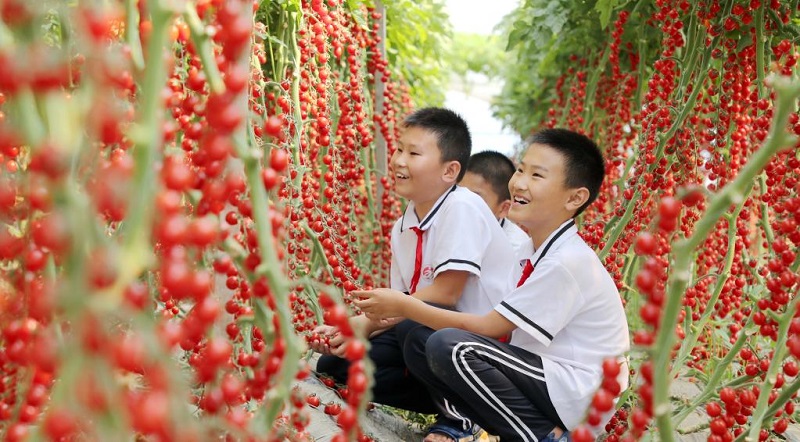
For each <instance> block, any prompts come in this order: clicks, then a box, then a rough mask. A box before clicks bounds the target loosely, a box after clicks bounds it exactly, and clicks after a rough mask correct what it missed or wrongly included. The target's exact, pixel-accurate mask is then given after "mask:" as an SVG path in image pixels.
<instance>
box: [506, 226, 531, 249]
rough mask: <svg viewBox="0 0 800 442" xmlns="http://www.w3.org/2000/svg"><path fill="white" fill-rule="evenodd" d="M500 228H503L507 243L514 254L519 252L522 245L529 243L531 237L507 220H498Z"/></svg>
mask: <svg viewBox="0 0 800 442" xmlns="http://www.w3.org/2000/svg"><path fill="white" fill-rule="evenodd" d="M500 227H502V228H503V232H506V236H507V237H508V241H509V242H510V243H511V247H512V248H513V249H514V252H515V253H517V252H519V251H520V250H521V248H522V246H523V245H524V244H527V243H529V242H531V237H530V236H529V235H528V234H527V233H525V231H524V230H522V228H520V226H518V225H516V224H514V222H513V221H511V220H510V219H508V218H503V219H501V220H500Z"/></svg>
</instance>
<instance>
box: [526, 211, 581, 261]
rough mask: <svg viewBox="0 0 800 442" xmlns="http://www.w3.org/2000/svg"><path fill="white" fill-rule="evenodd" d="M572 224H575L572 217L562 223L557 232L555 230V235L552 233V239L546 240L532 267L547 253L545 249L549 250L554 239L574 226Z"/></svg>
mask: <svg viewBox="0 0 800 442" xmlns="http://www.w3.org/2000/svg"><path fill="white" fill-rule="evenodd" d="M574 225H575V220H574V219H571V220H569V221H567V222H566V223H565V224H564V225H563V226H562V227H561V229H560V230H559V231H558V232H556V234H555V235H553V238H552V239H550V241H548V242H547V243H546V244H545V245H544V249H542V253H541V254H540V255H539V257H538V258H536V262H535V263H533V267H534V268H536V264H539V261H541V260H542V258H544V255H546V254H547V251H548V250H550V246H552V245H553V244H555V242H556V240H558V238H559V237H560V236H561V235H563V234H564V232H566V231H567V230H569V229H570V228H571V227H572V226H574Z"/></svg>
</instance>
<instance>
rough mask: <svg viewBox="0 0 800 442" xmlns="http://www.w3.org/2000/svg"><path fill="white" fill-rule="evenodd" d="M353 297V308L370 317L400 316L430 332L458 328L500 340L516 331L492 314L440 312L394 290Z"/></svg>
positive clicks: (360, 294)
mask: <svg viewBox="0 0 800 442" xmlns="http://www.w3.org/2000/svg"><path fill="white" fill-rule="evenodd" d="M353 295H355V296H356V297H357V298H360V299H357V300H355V301H354V302H355V303H356V305H357V306H358V307H359V308H361V310H363V311H364V312H365V313H367V314H369V315H371V316H373V317H379V318H382V317H393V316H404V317H406V318H408V319H411V320H414V321H417V322H419V323H420V324H424V325H427V326H428V327H430V328H432V329H434V330H439V329H442V328H460V329H462V330H467V331H470V332H473V333H477V334H480V335H483V336H488V337H490V338H500V337H503V336H507V335H508V334H509V333H511V332H512V331H514V329H516V328H517V326H516V325H514V323H512V322H511V321H509V320H508V319H506V318H505V317H503V316H502V315H501V314H500V313H497V312H496V311H495V310H492V311H491V312H489V313H487V314H485V315H483V316H480V315H473V314H469V313H462V312H457V311H451V310H444V309H440V308H438V307H434V306H432V305H428V304H426V303H425V302H423V301H422V300H420V299H418V298H415V297H412V296H407V295H406V294H404V293H401V292H398V291H396V290H391V289H383V288H379V289H374V290H366V291H354V292H353Z"/></svg>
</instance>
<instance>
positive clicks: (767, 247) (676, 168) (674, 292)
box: [506, 0, 800, 441]
mask: <svg viewBox="0 0 800 442" xmlns="http://www.w3.org/2000/svg"><path fill="white" fill-rule="evenodd" d="M532 3H537V2H532ZM617 3H618V2H605V3H603V4H602V5H601V2H597V4H596V7H597V8H598V9H603V8H607V7H609V5H611V7H614V5H616V6H615V7H616V10H614V11H613V13H611V14H610V16H611V18H612V19H613V20H611V22H610V24H611V26H610V27H609V28H608V29H606V30H604V31H602V32H600V35H601V36H600V37H597V39H596V40H592V41H590V42H584V45H585V46H587V47H593V48H596V50H592V51H588V52H587V51H582V52H578V51H576V50H574V48H572V47H570V46H569V44H570V42H569V37H565V40H566V42H565V43H564V46H563V47H558V43H556V44H555V45H554V46H551V47H550V48H549V50H550V51H551V53H550V54H549V55H548V57H547V58H549V59H548V61H547V63H549V64H546V65H545V64H544V63H543V62H541V63H540V62H539V61H535V62H531V61H530V60H539V59H540V58H541V57H540V56H537V55H536V54H531V55H525V54H518V55H519V57H518V59H519V60H522V61H521V62H520V64H523V66H514V65H512V66H510V69H511V71H514V72H531V71H533V72H538V73H539V75H541V80H542V81H543V84H541V85H539V86H538V87H537V88H536V91H535V92H533V91H532V92H531V94H533V95H531V96H535V97H537V98H538V99H539V101H536V102H534V103H531V105H532V106H533V107H534V108H535V109H537V111H536V114H535V115H536V116H537V118H538V119H532V120H528V121H527V122H526V123H524V125H527V126H530V127H540V126H566V127H570V128H573V129H576V130H579V131H583V132H585V133H587V134H589V135H590V136H592V137H593V138H595V139H597V140H599V141H600V142H601V143H602V144H603V145H604V146H606V148H607V149H608V150H607V156H608V160H609V163H608V176H609V178H610V179H609V180H607V182H606V183H605V185H604V189H603V191H602V192H601V196H600V202H599V204H596V205H595V207H594V210H593V211H591V212H590V213H588V214H587V215H586V216H585V219H584V228H583V235H584V237H585V238H586V239H587V241H589V242H590V243H591V244H593V245H594V247H595V248H596V249H597V251H598V254H599V255H600V257H601V258H602V259H603V260H604V262H605V264H606V266H607V268H608V269H609V270H610V271H611V272H612V274H613V275H614V276H615V279H616V281H617V283H618V286H619V288H620V291H621V293H622V296H623V301H624V302H625V304H626V309H627V311H628V316H629V323H630V325H631V329H632V340H633V344H634V348H633V350H632V352H631V355H630V357H631V360H632V362H633V363H632V369H631V376H632V380H633V382H632V385H631V387H630V389H629V391H626V392H619V391H614V389H613V388H612V389H610V390H609V389H608V388H601V389H600V391H599V392H598V394H597V395H596V397H595V402H594V407H593V408H592V409H591V410H589V413H588V414H587V422H586V425H587V426H591V425H596V424H597V422H599V416H600V414H601V413H602V412H605V411H608V410H610V409H611V407H612V406H613V405H612V401H611V400H610V398H613V397H614V395H617V394H620V393H621V394H622V398H621V400H620V401H619V402H618V403H617V406H618V410H617V414H616V415H615V417H614V418H613V419H612V421H611V422H610V423H609V424H607V425H606V426H605V431H606V432H607V435H606V437H607V439H606V440H611V441H614V440H636V439H639V438H642V437H658V438H659V439H660V440H666V441H668V440H674V439H675V438H676V437H680V436H681V435H682V434H684V433H687V432H697V431H706V433H707V436H708V439H709V440H710V441H727V440H734V439H735V440H745V439H746V440H765V439H768V438H772V437H776V435H780V434H782V433H784V432H785V431H786V430H787V428H788V426H789V425H790V424H791V423H793V422H796V420H797V415H796V413H795V408H796V403H797V399H796V397H797V391H798V389H800V378H797V374H798V358H800V345H798V344H800V336H798V332H800V314H799V313H798V309H797V290H798V283H799V282H800V274H799V273H798V269H800V258H798V246H800V229H798V222H800V186H799V185H798V180H800V143H798V138H797V135H800V118H799V116H798V113H797V98H798V93H800V91H798V78H797V77H798V73H797V68H796V64H797V60H798V56H799V54H798V53H797V41H798V38H800V33H798V27H797V24H798V12H799V10H798V4H797V2H778V1H770V0H752V1H750V0H748V1H739V0H731V1H718V0H710V1H703V2H686V1H679V0H678V1H673V0H656V1H652V2H649V1H648V2H628V3H624V4H620V5H617ZM526 7H527V8H530V7H531V5H530V4H527V5H526V6H523V7H522V9H523V10H524V9H525V8H526ZM562 7H565V8H568V9H569V8H574V9H578V8H586V7H587V5H576V6H563V5H562ZM589 7H590V6H589ZM574 12H575V11H574V10H573V11H571V12H564V16H565V17H571V15H570V13H574ZM570 20H573V19H566V24H565V25H564V29H563V30H562V31H561V32H563V33H565V34H566V35H570V33H571V32H573V31H574V32H575V33H576V34H581V32H588V31H585V30H584V31H582V30H580V29H574V28H573V27H577V26H579V23H580V22H578V21H570ZM570 26H573V27H570ZM593 26H595V27H596V28H597V29H599V26H597V25H596V24H595V25H593ZM516 28H517V31H516V32H517V34H518V35H517V37H518V36H519V34H520V33H524V32H525V30H524V28H522V27H520V26H517V27H516ZM531 32H532V31H531ZM581 35H583V34H581ZM586 35H588V34H586ZM530 44H531V45H535V44H536V43H535V42H532V43H530ZM529 49H530V46H528V47H526V46H524V45H523V46H522V47H519V48H517V49H516V50H517V51H518V52H519V51H523V52H524V51H525V50H529ZM526 60H527V61H526ZM525 63H532V64H531V65H524V64H525ZM543 72H544V73H545V74H543ZM548 73H554V74H552V75H550V74H548ZM509 81H510V82H509V83H508V84H507V89H506V91H507V92H508V91H513V92H514V93H517V94H520V95H518V96H519V97H525V96H526V93H527V92H526V89H525V87H526V86H529V85H526V83H525V82H524V80H515V79H514V78H510V79H509ZM515 118H516V119H514V120H512V121H516V122H519V121H524V118H525V117H524V116H522V115H515ZM675 379H681V380H682V381H683V382H690V383H692V384H694V385H695V386H696V388H698V392H697V394H696V395H695V396H694V397H691V398H686V397H682V396H681V395H679V394H675V392H674V390H673V389H672V386H673V384H674V383H675ZM609 385H611V386H612V387H613V383H609ZM617 390H618V389H617ZM692 414H695V415H696V416H698V415H699V417H700V419H699V421H697V420H695V422H699V423H695V424H691V425H687V424H686V421H687V417H689V416H690V415H692ZM587 434H588V433H587V432H585V431H584V430H583V429H581V430H579V431H578V438H577V439H576V440H585V439H583V437H584V436H585V435H587Z"/></svg>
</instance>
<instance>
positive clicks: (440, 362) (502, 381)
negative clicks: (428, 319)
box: [403, 326, 566, 442]
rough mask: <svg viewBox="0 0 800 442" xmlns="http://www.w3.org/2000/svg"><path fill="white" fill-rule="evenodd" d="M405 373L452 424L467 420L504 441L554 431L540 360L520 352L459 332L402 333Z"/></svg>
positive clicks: (555, 415) (423, 330)
mask: <svg viewBox="0 0 800 442" xmlns="http://www.w3.org/2000/svg"><path fill="white" fill-rule="evenodd" d="M403 356H404V358H405V361H406V363H407V364H408V368H409V369H410V370H411V372H412V373H413V374H414V375H415V376H417V377H418V378H419V379H420V380H421V381H422V382H423V383H425V384H426V385H427V386H428V387H430V389H431V390H432V394H433V396H434V397H440V398H443V399H442V400H437V401H435V404H436V406H437V408H439V411H440V412H441V413H443V414H444V415H445V416H447V418H449V420H450V421H451V422H452V424H453V425H457V426H465V425H469V421H470V420H471V421H472V422H474V423H477V424H478V425H480V426H481V428H483V429H484V430H486V431H487V432H488V433H490V434H494V435H497V436H500V440H501V441H503V442H511V441H533V442H535V441H538V440H541V439H543V438H544V437H546V436H547V435H548V434H549V433H550V432H551V430H552V429H553V428H554V427H556V426H558V427H560V428H562V429H566V428H565V426H564V424H563V423H562V422H561V419H560V418H559V417H558V413H557V412H556V410H555V408H554V407H553V404H552V402H551V401H550V396H549V394H548V392H547V384H546V383H545V378H544V371H543V370H542V359H541V358H540V357H539V356H537V355H535V354H533V353H530V352H528V351H525V350H523V349H521V348H519V347H515V346H512V345H509V344H506V343H502V342H499V341H497V340H495V339H491V338H487V337H485V336H481V335H477V334H474V333H470V332H467V331H464V330H460V329H452V328H450V329H443V330H439V331H437V332H434V331H433V330H431V329H429V328H427V327H423V326H419V327H416V328H413V329H411V330H409V331H407V334H406V337H405V343H404V348H403Z"/></svg>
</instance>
